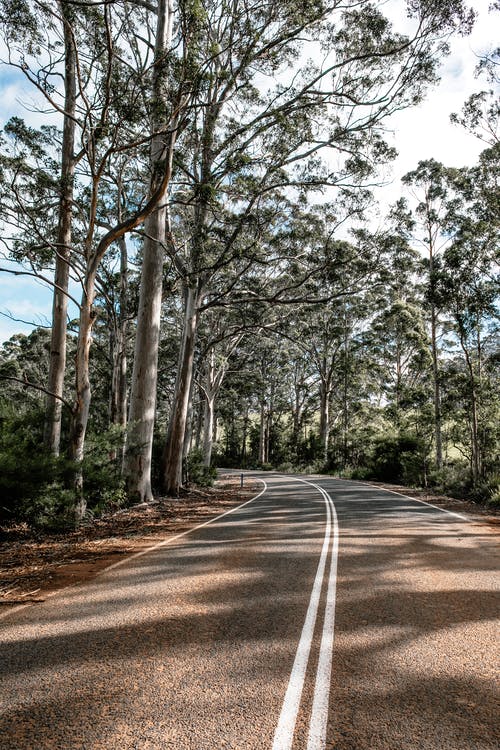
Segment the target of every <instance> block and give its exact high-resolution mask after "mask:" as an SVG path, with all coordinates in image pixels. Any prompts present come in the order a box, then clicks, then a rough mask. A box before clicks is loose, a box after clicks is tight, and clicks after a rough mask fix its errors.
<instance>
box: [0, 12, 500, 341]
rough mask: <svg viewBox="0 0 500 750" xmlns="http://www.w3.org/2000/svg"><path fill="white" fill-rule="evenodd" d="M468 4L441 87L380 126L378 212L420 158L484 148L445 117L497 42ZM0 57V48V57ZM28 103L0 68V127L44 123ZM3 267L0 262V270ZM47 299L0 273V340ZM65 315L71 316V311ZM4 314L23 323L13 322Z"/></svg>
mask: <svg viewBox="0 0 500 750" xmlns="http://www.w3.org/2000/svg"><path fill="white" fill-rule="evenodd" d="M471 5H472V6H473V7H474V8H475V9H476V10H477V12H478V13H479V18H478V21H477V23H476V26H475V28H474V30H473V33H472V34H471V35H470V36H469V37H465V38H461V37H456V38H454V39H453V40H452V41H451V50H452V52H451V55H450V56H449V57H448V58H447V59H446V60H445V61H444V62H443V65H442V70H441V83H440V84H439V85H438V86H437V87H434V88H433V89H432V91H430V92H429V94H428V96H427V98H426V101H425V102H424V103H423V104H421V105H420V106H419V107H416V108H412V109H410V110H405V111H403V112H400V113H398V114H396V115H394V116H393V117H392V118H391V120H390V121H388V122H387V123H386V125H387V126H388V127H389V129H390V130H391V131H392V135H391V138H392V141H393V145H395V147H396V148H397V150H398V151H399V157H398V159H397V160H396V162H395V163H394V165H393V168H392V170H391V171H392V174H391V175H386V176H385V177H388V184H387V186H386V187H385V188H383V191H382V192H381V195H380V197H381V203H382V210H384V208H385V207H386V206H387V205H388V204H389V203H391V202H393V201H394V200H395V199H396V198H397V197H399V195H400V191H401V186H400V179H401V177H402V176H403V175H404V174H405V173H406V172H408V171H410V170H411V169H413V168H415V167H416V165H417V162H418V161H419V160H420V159H428V158H431V157H434V158H436V159H438V160H439V161H442V162H443V163H444V164H446V165H448V166H463V165H466V164H473V163H474V162H475V161H476V160H477V157H478V155H479V153H480V152H481V150H482V149H483V148H484V144H481V142H479V141H478V140H477V139H476V138H474V137H473V136H471V135H469V134H467V133H466V132H465V131H463V130H462V129H461V128H459V127H456V126H453V125H451V124H450V121H449V116H450V113H451V112H458V111H460V109H461V107H462V104H463V103H464V101H465V100H466V99H467V98H468V96H469V95H470V94H471V93H472V92H474V91H478V90H481V89H482V88H486V87H487V85H486V83H485V81H484V80H481V79H479V80H478V79H476V78H475V76H474V69H475V66H476V63H477V60H478V55H480V54H481V53H484V52H485V51H487V50H491V49H492V48H493V47H495V46H497V44H498V38H497V37H498V35H497V34H496V33H495V32H496V31H497V29H498V18H499V14H498V13H496V14H490V13H488V6H489V0H474V1H473V2H472V3H471ZM386 7H387V9H388V10H389V12H390V14H391V16H394V17H396V16H398V15H400V11H401V8H402V3H401V2H399V0H389V2H388V3H387V5H386ZM398 26H400V24H398ZM3 58H4V54H2V48H1V46H0V59H3ZM32 103H33V93H32V91H30V89H29V88H28V85H27V84H26V81H25V78H24V76H23V75H22V73H20V72H19V71H17V70H12V69H11V68H10V67H9V66H8V65H5V64H3V65H2V64H0V126H3V124H4V123H5V122H6V121H7V120H8V119H9V118H10V117H12V116H13V115H19V116H23V117H25V118H26V119H27V120H29V122H30V124H32V125H34V126H36V125H40V124H42V123H47V121H48V118H47V115H46V114H40V113H34V112H32V111H29V112H27V111H26V108H25V105H27V106H28V107H29V109H30V110H31V109H32V107H31V104H32ZM5 265H6V264H5V262H4V261H2V260H1V259H0V266H5ZM51 296H52V295H51V290H50V289H49V288H47V287H44V286H42V285H40V284H38V283H36V281H35V280H34V279H31V278H27V277H20V276H17V277H14V276H11V275H9V274H4V273H0V342H3V341H5V340H6V339H8V338H10V336H12V335H13V334H15V333H28V332H29V331H30V330H31V328H32V327H33V325H49V324H50V322H49V321H50V311H51V304H52V302H51ZM77 296H78V292H77ZM2 313H3V314H2ZM70 314H71V315H74V311H73V312H72V313H70ZM9 316H12V317H14V318H17V319H20V320H24V321H29V322H27V323H21V322H17V321H15V320H11V319H10V318H9Z"/></svg>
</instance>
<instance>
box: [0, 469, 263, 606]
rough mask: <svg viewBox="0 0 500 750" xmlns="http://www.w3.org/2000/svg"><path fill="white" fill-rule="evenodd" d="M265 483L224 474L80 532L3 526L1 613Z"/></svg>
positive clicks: (89, 574)
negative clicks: (204, 485) (207, 483)
mask: <svg viewBox="0 0 500 750" xmlns="http://www.w3.org/2000/svg"><path fill="white" fill-rule="evenodd" d="M260 487H261V485H260V484H259V483H258V482H256V481H254V480H246V482H245V486H244V488H240V481H239V478H238V479H237V478H235V477H229V476H227V477H224V476H223V477H221V478H220V479H219V480H218V481H217V483H216V485H215V487H213V488H203V489H192V490H191V491H190V492H188V493H187V494H186V495H184V496H183V497H180V498H162V497H160V498H157V499H156V500H155V502H154V503H151V504H143V505H138V506H134V507H132V508H128V509H125V510H119V511H117V512H115V513H109V514H107V515H104V516H102V517H101V518H97V519H93V520H92V521H91V522H89V523H88V524H87V525H84V526H82V527H81V528H80V529H78V530H77V531H72V532H65V533H58V534H55V533H53V534H49V533H42V532H36V531H34V530H32V529H30V528H29V527H28V526H27V525H25V524H18V525H16V526H10V527H5V526H4V527H2V526H0V614H1V613H2V612H5V611H6V610H9V609H10V608H11V607H13V606H18V605H19V604H25V603H26V604H28V603H33V602H42V601H44V598H45V596H46V595H47V594H49V593H51V592H53V591H57V590H59V589H62V588H65V587H66V586H70V585H73V584H74V583H80V582H83V581H88V580H91V579H92V578H94V577H95V576H96V575H97V573H99V572H100V571H102V570H104V569H105V568H107V567H108V566H109V565H112V564H113V563H115V562H117V561H118V560H120V559H122V558H124V557H126V556H128V555H131V554H134V553H136V552H138V551H140V550H142V549H146V548H148V547H151V546H152V545H154V544H156V543H157V542H158V541H161V540H162V539H165V538H167V537H169V536H172V535H174V534H178V533H180V532H182V531H186V530H187V529H189V528H191V527H193V526H196V525H197V524H200V523H203V522H204V521H207V520H208V519H209V518H212V517H215V516H217V515H219V514H221V513H225V512H226V511H227V510H230V509H231V508H233V507H235V506H237V505H240V504H241V503H243V502H245V501H246V500H248V499H249V498H250V497H253V495H255V494H256V492H258V491H259V490H260Z"/></svg>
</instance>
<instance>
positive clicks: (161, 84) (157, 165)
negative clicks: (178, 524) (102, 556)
mask: <svg viewBox="0 0 500 750" xmlns="http://www.w3.org/2000/svg"><path fill="white" fill-rule="evenodd" d="M171 35H172V6H171V1H170V0H160V1H159V3H158V25H157V30H156V42H155V68H154V80H153V100H154V106H153V118H152V131H153V133H155V135H154V137H153V139H152V142H151V153H150V162H151V171H152V176H151V184H150V194H153V193H154V191H155V189H156V188H157V185H158V184H159V183H160V182H161V180H162V178H163V174H164V170H165V166H164V162H165V161H167V162H169V169H170V170H171V164H172V156H173V146H174V142H175V138H174V135H171V137H170V141H169V142H168V146H167V141H168V139H167V138H166V136H165V133H164V132H162V130H165V129H166V127H167V122H166V119H165V117H166V115H165V110H166V107H167V104H168V93H167V91H166V83H165V80H164V75H163V66H164V59H165V55H166V54H167V53H168V50H169V48H170V43H171ZM166 215H167V212H166V207H165V206H160V208H158V209H156V210H155V211H153V213H152V214H150V216H149V217H148V219H147V220H146V222H145V234H146V239H145V242H144V251H143V265H142V273H141V286H140V293H139V311H138V317H137V332H136V339H135V353H134V366H133V371H132V382H131V390H130V413H129V431H128V434H127V443H126V449H125V457H124V465H123V474H124V476H125V480H126V484H127V492H128V495H129V498H130V499H132V500H135V501H139V502H143V501H148V500H151V498H152V489H151V456H152V448H153V431H154V418H155V409H156V384H157V374H158V344H159V337H160V320H161V297H162V278H163V260H164V250H163V244H162V243H163V240H164V237H165V222H166Z"/></svg>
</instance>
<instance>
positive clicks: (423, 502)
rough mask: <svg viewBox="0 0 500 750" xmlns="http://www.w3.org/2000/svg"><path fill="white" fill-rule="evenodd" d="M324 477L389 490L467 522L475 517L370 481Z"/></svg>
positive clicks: (472, 520)
mask: <svg viewBox="0 0 500 750" xmlns="http://www.w3.org/2000/svg"><path fill="white" fill-rule="evenodd" d="M322 476H324V478H325V479H333V480H334V481H335V482H353V483H354V484H359V485H361V486H362V487H373V489H374V490H380V491H382V492H390V493H391V495H398V496H399V497H404V498H405V500H413V501H415V502H416V503H422V505H428V506H429V508H434V510H439V511H441V513H448V515H449V516H455V518H460V520H462V521H467V522H468V523H473V522H474V520H475V519H473V518H467V516H462V515H461V514H460V513H455V511H454V510H447V509H446V508H440V507H439V505H433V504H432V503H428V502H427V501H426V500H420V499H419V498H418V497H410V496H409V495H403V493H402V492H397V490H390V489H388V488H387V487H378V486H377V485H376V484H370V482H362V481H360V480H359V479H343V478H342V477H332V476H329V475H328V474H324V475H322Z"/></svg>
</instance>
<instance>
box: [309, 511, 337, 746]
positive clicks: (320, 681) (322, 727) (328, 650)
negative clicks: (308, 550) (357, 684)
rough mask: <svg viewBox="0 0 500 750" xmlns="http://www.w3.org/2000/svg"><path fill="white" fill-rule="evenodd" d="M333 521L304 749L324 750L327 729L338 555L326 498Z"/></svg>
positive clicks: (335, 532)
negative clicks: (319, 644)
mask: <svg viewBox="0 0 500 750" xmlns="http://www.w3.org/2000/svg"><path fill="white" fill-rule="evenodd" d="M328 499H329V502H330V503H331V505H332V514H333V519H334V525H333V526H334V528H333V547H332V557H331V561H330V575H329V577H328V593H327V598H326V607H325V618H324V622H323V634H322V636H321V646H320V652H319V661H318V668H317V670H316V684H315V686H314V699H313V706H312V711H311V721H310V723H309V738H308V741H307V750H323V748H325V747H326V733H327V729H328V708H329V697H330V683H331V677H332V656H333V642H334V634H335V602H336V589H337V558H338V552H339V529H338V522H337V513H336V511H335V505H334V504H333V501H332V499H331V497H330V496H328Z"/></svg>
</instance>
